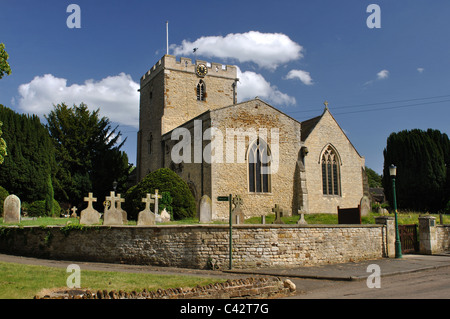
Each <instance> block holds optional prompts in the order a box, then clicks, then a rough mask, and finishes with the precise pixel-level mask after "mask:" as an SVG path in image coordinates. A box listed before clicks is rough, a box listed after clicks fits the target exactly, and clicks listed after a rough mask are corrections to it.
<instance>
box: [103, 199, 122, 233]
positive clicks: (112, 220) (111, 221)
mask: <svg viewBox="0 0 450 319" xmlns="http://www.w3.org/2000/svg"><path fill="white" fill-rule="evenodd" d="M106 200H107V201H109V202H110V203H111V205H110V206H109V208H108V209H106V207H107V206H105V209H106V210H105V213H104V215H103V225H123V217H122V212H121V211H119V210H117V209H116V201H117V200H118V197H116V194H115V192H111V193H110V196H107V197H106Z"/></svg>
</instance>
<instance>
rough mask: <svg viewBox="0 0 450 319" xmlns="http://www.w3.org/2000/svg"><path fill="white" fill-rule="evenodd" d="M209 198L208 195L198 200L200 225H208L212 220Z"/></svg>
mask: <svg viewBox="0 0 450 319" xmlns="http://www.w3.org/2000/svg"><path fill="white" fill-rule="evenodd" d="M211 205H212V203H211V198H209V196H208V195H203V196H202V198H201V199H200V216H199V222H200V223H209V222H211V220H212V207H211Z"/></svg>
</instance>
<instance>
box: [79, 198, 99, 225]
mask: <svg viewBox="0 0 450 319" xmlns="http://www.w3.org/2000/svg"><path fill="white" fill-rule="evenodd" d="M84 201H85V202H88V207H87V208H86V209H83V210H82V211H81V213H80V224H82V225H93V224H98V223H99V222H100V213H99V212H98V211H96V210H95V209H94V207H93V206H92V203H93V202H96V201H97V198H94V197H93V194H92V193H89V195H88V197H85V198H84Z"/></svg>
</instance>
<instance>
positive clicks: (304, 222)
mask: <svg viewBox="0 0 450 319" xmlns="http://www.w3.org/2000/svg"><path fill="white" fill-rule="evenodd" d="M298 214H299V215H300V219H299V220H298V222H297V224H298V225H307V224H308V222H307V221H306V220H305V212H304V211H303V210H299V211H298Z"/></svg>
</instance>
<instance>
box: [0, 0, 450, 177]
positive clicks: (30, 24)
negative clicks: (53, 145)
mask: <svg viewBox="0 0 450 319" xmlns="http://www.w3.org/2000/svg"><path fill="white" fill-rule="evenodd" d="M72 3H73V4H77V5H78V6H79V7H80V9H81V15H80V17H81V28H68V27H67V24H66V20H67V18H68V17H69V15H70V14H71V13H70V12H69V13H68V12H66V9H67V7H68V6H69V5H70V4H72ZM372 3H373V4H377V5H378V6H379V8H380V18H381V28H373V29H371V28H368V26H367V24H366V20H367V18H368V17H369V15H370V14H371V13H368V12H366V9H367V7H368V5H369V4H372ZM449 16H450V2H448V1H446V0H434V1H424V0H423V1H419V0H409V1H377V0H371V1H363V0H353V1H350V0H341V1H335V0H322V1H283V0H278V1H265V0H259V1H242V0H241V1H235V0H231V1H226V2H224V1H214V0H210V1H201V0H199V1H176V0H173V1H170V2H164V1H143V0H127V1H117V0H116V1H114V0H109V1H100V0H96V1H84V0H71V1H62V0H52V1H24V0H14V1H12V0H0V42H3V43H5V45H6V51H7V52H8V54H9V56H10V58H9V60H8V62H9V63H10V66H11V69H12V74H11V75H9V76H5V77H3V79H1V80H0V104H3V105H5V106H8V107H10V108H12V109H14V110H15V111H17V112H19V113H34V114H38V115H40V116H41V119H42V122H44V123H45V119H44V117H43V116H42V115H43V114H48V113H49V112H50V110H51V109H52V104H58V103H61V102H66V103H67V104H68V105H73V104H74V103H76V104H79V103H80V102H81V101H83V102H85V103H86V104H87V105H88V106H89V107H90V108H91V109H92V110H93V109H97V108H100V112H101V115H103V116H107V117H108V118H110V119H111V121H113V122H114V123H117V124H118V125H119V129H120V131H121V132H122V133H123V135H124V136H126V137H128V139H127V141H126V143H125V145H124V147H123V150H124V151H126V152H127V154H128V156H129V158H130V162H133V163H135V161H136V134H137V130H138V127H137V126H138V122H137V114H138V110H139V95H138V93H137V91H136V90H137V88H138V87H139V84H138V83H139V79H140V77H141V76H142V75H143V74H144V73H145V72H146V71H147V70H148V69H149V68H151V67H152V66H153V65H154V64H155V63H156V62H157V61H158V60H159V59H160V58H161V57H162V56H163V55H164V54H165V52H166V25H165V22H166V21H169V42H170V46H171V47H170V54H174V53H178V54H177V57H179V56H181V55H182V56H186V57H190V58H195V57H194V55H193V53H192V50H191V48H192V47H193V46H194V47H198V48H199V49H198V51H197V55H196V58H198V59H202V60H206V61H209V62H219V63H220V62H221V63H227V64H235V65H237V66H238V67H239V74H240V78H241V83H240V84H239V86H238V97H239V99H240V100H245V99H249V98H253V97H255V96H259V97H260V98H261V99H263V100H265V101H267V102H268V103H270V104H272V105H273V106H275V107H277V108H279V109H280V110H281V111H283V112H285V113H287V114H288V115H290V116H292V117H294V118H295V119H297V120H299V121H303V120H306V119H309V118H312V117H314V116H317V115H320V114H321V113H322V111H323V108H324V105H323V102H324V101H325V100H327V101H328V102H329V109H330V111H331V113H332V114H333V115H334V117H335V118H336V120H337V121H338V123H339V124H340V126H341V127H342V129H343V130H344V131H345V133H346V134H347V135H348V137H349V139H350V140H351V142H352V143H353V145H354V146H355V147H356V149H357V150H358V152H359V153H360V154H361V155H362V156H364V157H365V159H366V165H367V166H368V167H370V168H372V169H374V170H376V171H377V172H378V173H381V172H382V166H383V154H382V153H383V149H384V147H385V145H386V139H387V137H388V136H389V134H390V133H392V132H397V131H400V130H405V129H408V130H409V129H413V128H419V129H428V128H433V129H438V130H440V131H441V132H443V133H447V134H450V132H449V127H450V124H449V123H450V121H449V120H450V79H449V73H450V41H449V38H448V37H449V31H450V19H448V17H449ZM255 47H257V48H258V50H257V52H256V53H252V52H251V49H252V48H253V49H254V48H255Z"/></svg>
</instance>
